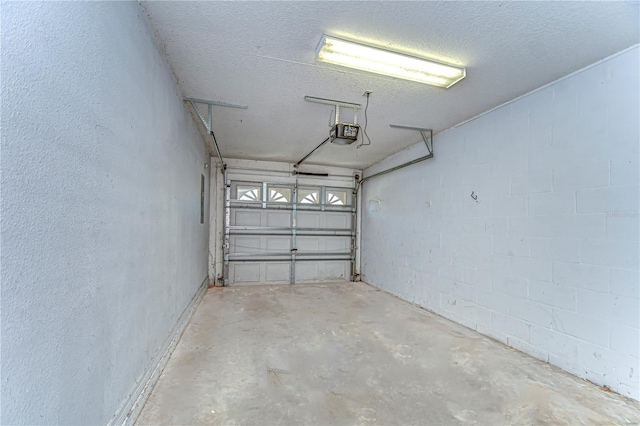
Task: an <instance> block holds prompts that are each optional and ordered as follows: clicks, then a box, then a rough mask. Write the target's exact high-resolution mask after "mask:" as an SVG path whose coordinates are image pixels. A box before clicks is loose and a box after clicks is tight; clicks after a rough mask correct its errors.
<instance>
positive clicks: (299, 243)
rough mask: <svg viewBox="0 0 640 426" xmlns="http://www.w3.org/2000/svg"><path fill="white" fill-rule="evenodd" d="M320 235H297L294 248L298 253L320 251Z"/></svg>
mask: <svg viewBox="0 0 640 426" xmlns="http://www.w3.org/2000/svg"><path fill="white" fill-rule="evenodd" d="M319 238H320V237H298V238H296V248H297V249H298V253H300V252H311V253H317V252H318V251H320V241H319V240H318V239H319Z"/></svg>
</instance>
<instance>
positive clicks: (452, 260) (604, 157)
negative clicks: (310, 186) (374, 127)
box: [362, 46, 640, 399]
mask: <svg viewBox="0 0 640 426" xmlns="http://www.w3.org/2000/svg"><path fill="white" fill-rule="evenodd" d="M638 64H639V49H638V47H637V46H636V47H634V48H632V49H630V50H627V51H625V52H623V53H621V54H619V55H617V56H614V57H611V58H609V59H607V60H604V61H602V62H600V63H598V64H596V65H594V66H592V67H589V68H587V69H585V70H582V71H581V72H578V73H576V74H573V75H571V76H568V77H567V78H565V79H562V80H560V81H557V82H556V83H554V84H551V85H549V86H547V87H544V88H541V89H540V90H537V91H535V92H532V93H530V94H528V95H526V96H524V97H522V98H519V99H517V100H515V101H513V102H512V103H509V104H506V105H504V106H502V107H500V108H498V109H495V110H493V111H491V112H489V113H487V114H485V115H482V116H480V117H478V118H476V119H474V120H472V121H470V122H467V123H465V124H462V125H460V126H458V127H456V128H453V129H451V130H449V131H447V132H445V133H442V134H440V135H437V136H436V138H435V158H433V159H431V160H427V161H425V162H423V163H420V164H419V165H414V166H411V167H409V168H406V169H403V170H401V171H397V172H394V173H391V174H387V175H384V176H380V177H376V178H372V179H371V180H369V181H367V182H365V184H364V201H363V202H364V208H363V225H362V227H363V231H362V232H363V241H362V248H363V253H362V256H363V257H362V259H363V260H362V263H363V266H362V268H363V280H365V281H367V282H369V283H371V284H373V285H375V286H377V287H380V288H382V289H384V290H386V291H389V292H391V293H393V294H396V295H398V296H400V297H401V298H403V299H406V300H408V301H411V302H414V303H417V304H419V305H421V306H423V307H425V308H427V309H430V310H433V311H435V312H437V313H439V314H441V315H443V316H445V317H447V318H450V319H452V320H454V321H457V322H459V323H461V324H464V325H466V326H468V327H470V328H472V329H476V330H478V331H479V332H481V333H483V334H487V335H489V336H492V337H494V338H496V339H498V340H500V341H502V342H504V343H506V344H508V345H510V346H513V347H515V348H517V349H520V350H522V351H524V352H527V353H530V354H532V355H534V356H536V357H538V358H541V359H543V360H545V361H549V362H550V363H551V364H554V365H556V366H559V367H561V368H563V369H565V370H568V371H570V372H572V373H575V374H576V375H578V376H580V377H585V378H587V379H589V380H591V381H593V382H595V383H598V384H603V385H607V386H609V387H610V388H611V389H613V390H614V391H616V392H619V393H621V394H623V395H627V396H631V397H633V398H635V399H640V385H639V374H640V368H639V367H640V362H639V359H638V358H639V355H638V352H639V343H638V336H639V335H640V330H639V328H638V327H639V316H638V315H639V305H640V301H639V291H640V290H639V279H638V258H639V254H638V242H639V237H638V234H639V232H638V223H639V218H638V194H639V187H638V184H639V181H640V179H639V175H638V173H639V172H638V146H639V141H640V135H639V122H638V120H639V117H640V111H639V107H638V103H639V101H638V94H639V82H638V75H639V69H638ZM427 120H428V118H427ZM417 124H423V125H424V124H428V122H426V123H417ZM418 137H419V136H418V135H416V139H418ZM425 152H426V150H425V148H424V146H421V145H420V144H418V145H416V146H415V147H413V148H412V149H409V150H407V151H404V152H401V153H399V154H397V155H395V156H393V157H390V158H389V159H387V160H385V161H384V162H383V163H380V164H378V165H376V166H374V167H372V168H370V169H368V170H365V176H367V175H371V174H373V173H374V172H376V171H379V170H384V169H386V168H388V167H391V166H394V165H396V164H399V163H401V162H404V161H406V160H408V159H413V158H416V157H418V156H421V155H424V153H425ZM472 192H473V193H474V194H477V201H476V200H474V199H473V198H472V197H471V193H472Z"/></svg>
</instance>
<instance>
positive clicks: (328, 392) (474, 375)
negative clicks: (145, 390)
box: [137, 283, 640, 425]
mask: <svg viewBox="0 0 640 426" xmlns="http://www.w3.org/2000/svg"><path fill="white" fill-rule="evenodd" d="M639 422H640V403H637V402H635V401H631V400H629V399H626V398H623V397H621V396H618V395H616V394H612V393H607V392H605V391H604V390H602V389H600V388H598V387H597V386H594V385H592V384H590V383H588V382H585V381H584V380H581V379H578V378H576V377H574V376H571V375H569V374H567V373H564V372H563V371H561V370H559V369H557V368H554V367H552V366H550V365H549V364H546V363H544V362H541V361H538V360H536V359H534V358H532V357H530V356H528V355H525V354H522V353H520V352H517V351H515V350H513V349H510V348H508V347H506V346H504V345H502V344H500V343H498V342H495V341H493V340H491V339H488V338H485V337H483V336H481V335H480V334H478V333H475V332H473V331H471V330H468V329H466V328H464V327H462V326H459V325H457V324H455V323H452V322H450V321H448V320H445V319H443V318H441V317H438V316H437V315H434V314H431V313H429V312H426V311H424V310H422V309H419V308H417V307H415V306H413V305H411V304H409V303H406V302H403V301H401V300H399V299H397V298H395V297H393V296H391V295H388V294H386V293H384V292H382V291H378V290H376V289H375V288H373V287H370V286H368V285H366V284H364V283H342V284H326V285H294V286H259V287H235V288H231V287H227V288H223V289H222V288H220V289H210V290H209V291H208V293H207V294H206V295H205V296H204V299H203V300H202V302H201V303H200V306H199V307H198V309H197V311H196V313H195V314H194V316H193V318H192V320H191V322H190V324H189V325H188V328H187V330H186V332H185V333H184V335H183V337H182V339H181V341H180V342H179V344H178V346H177V348H176V350H175V352H174V353H173V356H172V357H171V359H170V360H169V363H168V364H167V366H166V368H165V370H164V372H163V374H162V376H161V377H160V380H159V381H158V383H157V385H156V387H155V389H154V390H153V393H152V395H151V396H150V398H149V400H148V402H147V404H146V406H145V407H144V409H143V411H142V414H141V415H140V417H139V418H138V422H137V423H138V424H139V425H145V424H154V425H156V424H172V425H175V424H182V425H187V424H188V425H194V424H224V425H236V424H242V425H257V424H260V425H278V424H283V425H284V424H291V425H302V424H316V425H333V424H368V423H372V424H374V423H377V424H385V425H390V424H402V425H409V424H432V425H454V424H467V423H476V424H481V425H502V424H534V423H535V424H554V425H556V424H638V423H639Z"/></svg>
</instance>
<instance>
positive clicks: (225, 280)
mask: <svg viewBox="0 0 640 426" xmlns="http://www.w3.org/2000/svg"><path fill="white" fill-rule="evenodd" d="M222 173H223V180H224V242H223V244H222V253H223V256H224V257H223V260H224V266H223V269H222V274H223V275H222V285H223V286H228V285H229V243H230V242H229V227H230V226H231V182H230V181H228V180H227V169H226V167H225V168H224V169H223V171H222Z"/></svg>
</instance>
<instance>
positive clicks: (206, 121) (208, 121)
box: [184, 98, 248, 133]
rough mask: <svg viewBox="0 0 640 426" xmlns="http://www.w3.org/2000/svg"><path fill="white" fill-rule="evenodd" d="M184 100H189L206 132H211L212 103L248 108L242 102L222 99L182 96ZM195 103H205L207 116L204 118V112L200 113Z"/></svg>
mask: <svg viewBox="0 0 640 426" xmlns="http://www.w3.org/2000/svg"><path fill="white" fill-rule="evenodd" d="M184 101H185V102H189V103H190V104H191V106H192V107H193V109H194V110H195V111H196V114H198V117H200V120H201V121H202V124H204V127H205V128H206V129H207V133H211V129H212V123H211V117H212V107H213V105H218V106H224V107H230V108H240V109H247V108H248V106H247V105H244V104H236V103H232V102H224V101H208V100H206V99H198V98H184ZM196 104H204V105H207V118H205V116H204V114H202V111H200V108H198V105H196Z"/></svg>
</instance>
